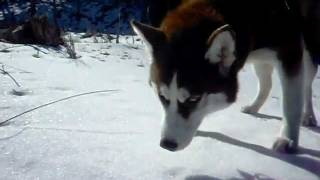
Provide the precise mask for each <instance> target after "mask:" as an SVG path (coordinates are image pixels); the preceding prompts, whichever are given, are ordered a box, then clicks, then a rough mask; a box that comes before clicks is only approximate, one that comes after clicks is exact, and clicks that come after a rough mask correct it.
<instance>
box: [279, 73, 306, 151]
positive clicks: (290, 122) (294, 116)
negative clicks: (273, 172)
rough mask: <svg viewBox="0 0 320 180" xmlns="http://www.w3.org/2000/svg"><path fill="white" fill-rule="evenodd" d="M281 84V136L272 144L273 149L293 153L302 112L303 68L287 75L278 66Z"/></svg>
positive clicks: (296, 145) (297, 138)
mask: <svg viewBox="0 0 320 180" xmlns="http://www.w3.org/2000/svg"><path fill="white" fill-rule="evenodd" d="M278 69H279V75H280V81H281V85H282V96H283V99H282V109H283V116H284V118H283V125H282V129H281V132H280V133H281V136H280V137H279V138H278V139H277V140H276V141H275V143H274V144H273V149H274V150H275V151H278V152H283V153H294V152H295V151H296V150H297V148H298V142H299V127H300V123H301V119H302V112H303V72H302V71H303V70H302V68H301V69H300V71H299V72H298V73H297V74H296V75H293V76H289V75H288V74H287V73H286V72H285V71H284V69H283V67H280V68H278Z"/></svg>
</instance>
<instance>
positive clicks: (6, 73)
mask: <svg viewBox="0 0 320 180" xmlns="http://www.w3.org/2000/svg"><path fill="white" fill-rule="evenodd" d="M0 72H1V73H2V74H3V75H8V76H9V77H10V78H11V79H12V80H13V82H14V83H15V84H16V85H17V86H18V87H21V86H20V84H19V83H18V82H17V81H16V79H15V78H14V77H13V76H11V74H10V73H9V72H8V71H6V70H4V65H3V64H2V69H0Z"/></svg>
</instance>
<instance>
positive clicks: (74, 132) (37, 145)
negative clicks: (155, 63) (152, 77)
mask: <svg viewBox="0 0 320 180" xmlns="http://www.w3.org/2000/svg"><path fill="white" fill-rule="evenodd" d="M74 36H77V35H76V34H75V35H74ZM78 36H80V35H78ZM136 39H137V38H136ZM78 41H79V42H77V43H76V50H77V52H78V54H79V55H80V56H81V58H80V59H76V60H72V59H68V58H67V54H66V52H65V50H64V49H62V50H57V49H51V48H46V47H41V46H40V47H39V46H30V45H12V44H5V43H1V44H0V50H1V49H4V48H8V47H11V48H9V49H8V50H9V51H10V52H9V53H5V52H0V57H1V59H0V63H1V64H3V65H5V66H4V69H5V70H6V71H8V72H9V73H10V74H11V75H12V76H13V77H14V78H15V79H16V80H17V82H18V83H19V84H20V85H21V87H20V88H18V87H17V86H16V85H15V84H14V82H13V81H12V80H11V79H10V78H9V77H8V76H4V75H0V82H1V86H0V121H3V120H6V119H8V118H10V117H12V116H14V115H17V114H19V113H22V112H24V111H26V110H29V109H32V108H34V107H36V106H39V105H43V104H46V103H48V102H51V101H55V100H58V99H61V98H65V97H68V96H72V95H75V94H80V93H85V92H90V91H97V90H117V91H112V92H106V93H98V94H91V95H87V96H79V97H76V98H73V99H69V100H66V101H61V102H58V103H55V104H52V105H49V106H46V107H43V108H41V109H37V110H35V111H32V112H30V113H27V114H24V115H22V116H20V117H18V118H15V119H13V120H12V121H10V123H8V124H7V125H5V126H0V179H5V180H11V179H12V180H13V179H23V180H29V179H30V180H31V179H32V180H33V179H46V180H51V179H121V180H126V179H128V180H129V179H146V180H149V179H155V180H156V179H165V180H168V179H187V180H199V179H200V180H217V179H230V180H240V179H250V180H251V179H252V180H253V179H261V180H272V179H276V180H280V179H281V180H287V179H288V180H292V179H293V180H295V179H296V180H302V179H303V180H316V179H320V129H319V128H305V127H301V138H300V145H301V151H300V153H299V154H297V155H285V154H278V153H275V152H273V151H272V150H271V149H270V146H271V145H272V142H273V141H274V140H275V138H276V136H277V135H278V132H279V129H280V126H281V121H280V120H279V118H280V117H281V111H280V100H281V93H280V92H281V91H280V86H279V81H278V79H277V76H276V74H275V75H274V86H273V90H272V94H271V96H270V98H269V99H268V101H267V103H266V104H265V105H264V107H263V109H262V110H261V114H260V115H259V117H254V116H252V115H248V114H243V113H241V112H240V109H241V107H242V106H243V105H246V104H248V103H249V102H250V101H251V98H252V97H253V95H254V94H255V91H256V86H257V85H256V81H257V80H256V78H255V77H254V76H253V73H252V70H251V68H250V67H249V66H246V67H245V68H244V70H243V71H242V72H241V74H240V82H241V89H240V93H239V100H238V102H237V103H235V104H234V105H233V106H231V107H230V108H228V109H226V110H224V111H221V112H218V113H214V114H212V115H210V116H208V117H207V118H206V119H205V120H204V122H203V124H202V125H201V127H200V129H199V133H198V135H197V137H195V138H194V140H193V142H192V143H191V145H190V146H188V147H187V148H186V149H185V150H183V151H179V152H174V153H173V152H169V151H166V150H164V149H161V148H160V147H159V138H160V136H159V135H160V129H161V118H162V109H161V107H160V103H159V102H158V100H157V99H156V97H155V95H154V94H153V92H152V89H151V87H150V86H149V85H148V72H149V69H148V68H149V66H148V65H149V60H148V58H147V55H146V53H145V50H144V47H143V45H142V44H141V41H136V42H135V44H132V43H131V42H132V40H131V37H122V38H121V43H120V44H115V43H102V42H101V39H98V43H93V40H92V39H90V38H88V39H80V38H78ZM36 49H39V58H37V56H34V55H35V54H37V53H38V52H37V51H38V50H36ZM1 64H0V65H1ZM319 89H320V73H318V75H317V79H316V81H315V83H314V91H315V92H314V96H313V98H314V105H315V110H316V114H317V117H318V119H320V91H319ZM13 90H15V91H16V92H20V93H22V95H21V96H17V95H16V93H13ZM318 123H319V124H320V122H319V121H318Z"/></svg>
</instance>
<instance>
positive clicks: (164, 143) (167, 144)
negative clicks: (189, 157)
mask: <svg viewBox="0 0 320 180" xmlns="http://www.w3.org/2000/svg"><path fill="white" fill-rule="evenodd" d="M160 146H161V147H162V148H164V149H167V150H169V151H175V150H176V149H177V147H178V143H176V142H175V141H173V140H169V139H162V140H161V142H160Z"/></svg>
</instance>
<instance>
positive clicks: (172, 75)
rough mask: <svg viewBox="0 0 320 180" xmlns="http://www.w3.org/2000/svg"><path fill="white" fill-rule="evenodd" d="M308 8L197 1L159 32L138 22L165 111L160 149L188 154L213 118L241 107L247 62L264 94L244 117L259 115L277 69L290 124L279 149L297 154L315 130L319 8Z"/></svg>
mask: <svg viewBox="0 0 320 180" xmlns="http://www.w3.org/2000/svg"><path fill="white" fill-rule="evenodd" d="M307 1H308V2H310V3H309V4H308V3H306V4H307V5H306V4H303V8H300V6H301V7H302V4H300V2H299V0H288V1H286V0H283V1H282V0H261V1H256V0H242V1H239V0H190V1H187V2H186V3H184V4H182V5H181V6H179V7H178V8H177V9H176V10H173V11H171V12H169V13H168V14H167V16H166V17H165V19H164V20H163V22H162V25H161V26H160V27H159V28H155V27H151V26H148V25H145V24H141V23H138V22H135V21H133V22H132V26H133V28H134V30H135V32H137V34H139V35H140V36H141V37H143V39H144V40H145V42H146V43H147V45H148V49H149V51H150V53H151V55H152V59H153V61H152V65H151V72H150V81H151V84H152V86H153V87H154V89H155V92H156V93H157V95H158V96H159V99H160V101H161V103H162V105H163V108H164V111H165V119H164V125H163V130H162V137H161V142H160V145H161V147H163V148H165V149H168V150H170V151H177V150H181V149H184V148H185V147H186V146H188V145H189V144H190V142H191V140H192V138H193V136H194V135H195V133H196V131H197V129H198V127H199V125H200V124H201V122H202V120H203V118H204V117H205V116H206V115H207V114H209V113H212V112H215V111H219V110H222V109H224V108H226V107H228V106H229V105H230V104H232V103H233V102H235V100H236V97H237V92H238V80H237V75H238V72H239V70H240V69H241V68H242V67H243V65H244V64H245V62H246V61H247V62H252V63H253V66H254V70H255V72H256V75H257V77H258V80H259V92H258V94H257V96H256V98H255V100H254V101H253V103H252V104H250V105H248V106H246V107H244V108H243V110H242V111H243V112H246V113H256V112H258V111H259V109H260V108H261V106H262V105H263V104H264V102H265V101H266V99H267V97H268V95H269V92H270V89H271V74H272V72H273V69H274V68H275V69H276V70H277V71H278V74H279V76H280V82H281V85H282V91H283V92H282V94H283V98H282V102H283V103H282V108H283V116H284V117H283V127H282V130H281V134H280V136H279V138H278V139H277V140H276V141H275V143H274V145H273V149H275V150H276V151H279V152H286V153H291V152H295V151H296V150H297V147H298V140H299V126H300V124H301V122H303V124H305V125H313V126H314V125H316V119H315V115H314V112H313V108H312V98H311V97H312V89H311V86H312V81H313V78H314V76H315V74H316V71H317V66H316V65H315V64H314V63H313V61H312V59H313V58H315V54H317V53H319V52H320V50H319V48H320V47H316V45H317V43H319V42H320V39H316V40H314V38H312V37H318V36H316V34H314V36H312V34H311V35H310V32H311V31H309V30H310V29H308V28H304V27H312V26H311V25H309V24H308V23H310V22H311V21H309V19H317V18H315V16H317V15H314V13H308V12H309V11H314V8H311V7H314V6H312V3H317V2H316V1H313V0H307ZM301 2H306V1H301ZM310 4H311V5H310ZM313 5H314V4H313ZM316 5H317V7H319V5H318V3H317V4H316ZM302 12H303V13H302ZM312 23H313V25H314V21H312ZM316 23H318V25H319V26H320V21H316ZM313 27H314V26H313ZM317 27H318V26H317ZM306 33H308V37H307V38H306V37H305V34H306ZM310 49H311V51H309V50H310Z"/></svg>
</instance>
